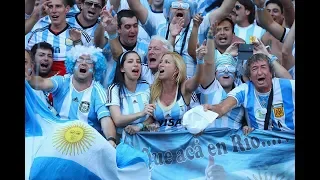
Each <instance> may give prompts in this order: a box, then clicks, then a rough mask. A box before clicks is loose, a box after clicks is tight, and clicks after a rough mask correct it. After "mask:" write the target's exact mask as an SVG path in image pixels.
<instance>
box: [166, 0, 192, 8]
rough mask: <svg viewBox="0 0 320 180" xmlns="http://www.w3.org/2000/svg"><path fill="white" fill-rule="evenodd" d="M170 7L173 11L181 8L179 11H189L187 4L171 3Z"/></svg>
mask: <svg viewBox="0 0 320 180" xmlns="http://www.w3.org/2000/svg"><path fill="white" fill-rule="evenodd" d="M171 7H172V8H173V9H178V8H181V9H189V7H190V6H189V4H188V3H183V2H176V1H175V2H172V3H171Z"/></svg>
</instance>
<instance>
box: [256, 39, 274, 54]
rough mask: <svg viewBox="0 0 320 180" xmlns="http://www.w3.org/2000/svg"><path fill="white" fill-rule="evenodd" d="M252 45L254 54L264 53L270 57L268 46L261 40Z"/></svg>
mask: <svg viewBox="0 0 320 180" xmlns="http://www.w3.org/2000/svg"><path fill="white" fill-rule="evenodd" d="M252 44H253V54H258V53H262V54H265V55H267V56H269V55H270V53H269V52H268V50H267V48H266V46H265V45H264V44H263V43H262V42H261V40H260V39H258V38H257V41H253V42H252Z"/></svg>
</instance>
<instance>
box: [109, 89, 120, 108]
mask: <svg viewBox="0 0 320 180" xmlns="http://www.w3.org/2000/svg"><path fill="white" fill-rule="evenodd" d="M112 105H116V106H120V97H119V86H118V85H116V84H111V85H110V86H109V87H108V90H107V104H106V106H112Z"/></svg>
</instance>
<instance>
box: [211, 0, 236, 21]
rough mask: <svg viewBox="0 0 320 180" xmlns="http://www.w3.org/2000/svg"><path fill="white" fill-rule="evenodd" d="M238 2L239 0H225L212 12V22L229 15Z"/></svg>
mask: <svg viewBox="0 0 320 180" xmlns="http://www.w3.org/2000/svg"><path fill="white" fill-rule="evenodd" d="M236 2H237V0H224V1H223V2H222V4H221V6H220V7H219V8H218V9H216V10H213V11H212V12H211V13H210V17H209V18H210V23H211V24H214V23H215V22H216V21H218V22H219V21H220V20H222V19H223V18H225V17H227V16H228V15H229V14H230V13H231V11H232V9H233V8H234V5H235V4H236Z"/></svg>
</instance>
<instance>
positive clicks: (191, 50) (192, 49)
mask: <svg viewBox="0 0 320 180" xmlns="http://www.w3.org/2000/svg"><path fill="white" fill-rule="evenodd" d="M202 21H203V17H202V16H201V15H200V14H196V15H195V16H194V17H193V26H192V31H191V34H190V39H189V43H188V54H189V55H190V56H191V57H192V59H194V60H196V59H197V53H196V49H197V45H198V32H199V26H200V24H201V23H202Z"/></svg>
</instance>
